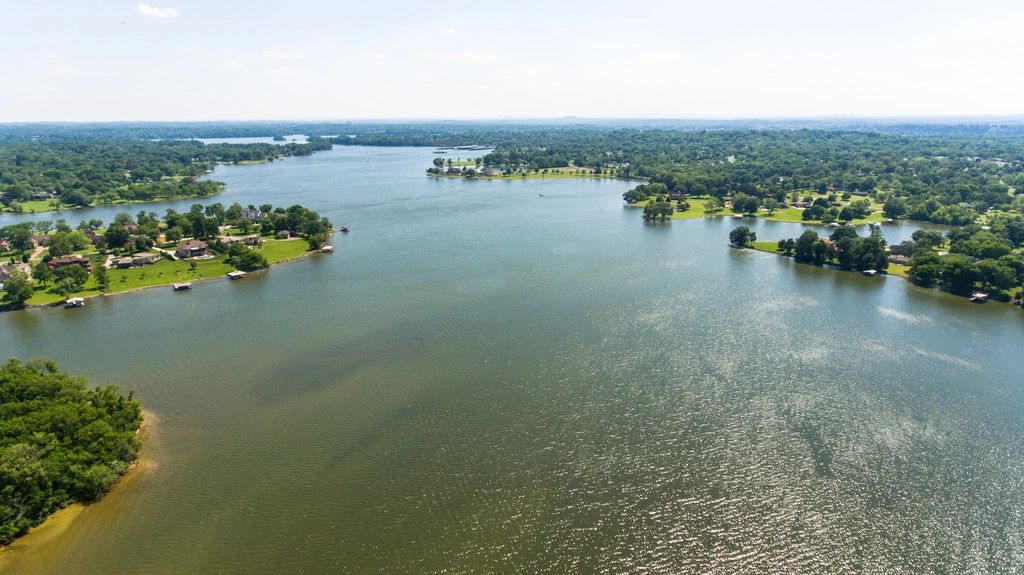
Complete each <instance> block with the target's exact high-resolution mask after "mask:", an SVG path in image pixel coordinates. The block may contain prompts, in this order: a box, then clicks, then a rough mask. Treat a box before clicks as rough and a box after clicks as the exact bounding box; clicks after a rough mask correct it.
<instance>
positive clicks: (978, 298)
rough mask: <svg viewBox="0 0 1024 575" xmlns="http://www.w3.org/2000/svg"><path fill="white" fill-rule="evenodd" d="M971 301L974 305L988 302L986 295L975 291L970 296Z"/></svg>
mask: <svg viewBox="0 0 1024 575" xmlns="http://www.w3.org/2000/svg"><path fill="white" fill-rule="evenodd" d="M971 301H973V302H974V303H985V302H987V301H988V294H987V293H983V292H980V291H976V292H974V293H972V294H971Z"/></svg>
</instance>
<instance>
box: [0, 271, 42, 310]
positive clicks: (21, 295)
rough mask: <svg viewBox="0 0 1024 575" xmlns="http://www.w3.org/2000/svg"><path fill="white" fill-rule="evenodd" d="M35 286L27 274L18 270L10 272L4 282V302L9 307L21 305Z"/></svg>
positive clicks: (30, 295)
mask: <svg viewBox="0 0 1024 575" xmlns="http://www.w3.org/2000/svg"><path fill="white" fill-rule="evenodd" d="M34 291H35V288H33V287H32V280H31V279H30V278H29V277H28V274H26V273H24V272H20V271H15V272H12V273H11V275H10V277H8V278H7V281H5V282H4V302H5V303H6V304H7V305H9V306H11V307H15V308H18V307H22V306H24V305H25V302H27V301H28V299H29V298H30V297H32V293H33V292H34Z"/></svg>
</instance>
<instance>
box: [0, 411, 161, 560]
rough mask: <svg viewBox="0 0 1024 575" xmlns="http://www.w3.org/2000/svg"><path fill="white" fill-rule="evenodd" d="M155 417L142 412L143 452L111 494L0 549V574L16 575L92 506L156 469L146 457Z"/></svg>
mask: <svg viewBox="0 0 1024 575" xmlns="http://www.w3.org/2000/svg"><path fill="white" fill-rule="evenodd" d="M156 420H157V418H156V416H155V415H154V414H153V412H151V411H147V410H145V409H143V410H142V424H141V425H140V426H139V429H138V430H137V431H136V432H135V433H136V434H137V435H138V436H139V440H140V441H141V442H142V449H141V450H139V457H138V458H137V459H136V460H135V462H134V463H132V464H131V465H130V466H129V467H128V469H127V470H126V471H125V472H124V473H123V474H122V475H121V477H119V478H118V479H117V482H115V483H114V485H113V486H111V488H110V490H109V491H107V492H106V493H104V494H103V497H101V498H100V499H99V500H97V501H94V502H92V503H72V504H71V505H68V506H67V507H64V508H62V509H58V510H57V511H54V512H53V513H51V514H50V516H49V517H47V518H46V519H45V520H43V522H42V523H40V524H39V525H36V526H35V527H33V528H31V529H29V530H28V533H25V534H24V535H22V536H21V537H18V538H17V539H15V540H14V541H12V542H11V543H10V544H8V545H5V546H0V573H6V572H8V570H11V571H9V572H11V573H16V572H17V569H18V563H19V562H20V559H21V558H22V557H23V556H25V555H27V554H29V553H32V551H33V550H35V549H39V548H40V547H44V546H46V545H49V544H51V543H53V542H55V541H56V540H57V539H59V538H60V536H61V535H63V534H64V533H65V532H66V531H67V530H68V529H69V528H70V527H71V525H72V524H73V523H74V521H75V519H77V518H78V517H80V516H81V515H82V514H83V513H85V512H87V511H88V510H89V508H90V507H91V506H92V505H98V504H101V503H102V502H103V501H106V500H107V499H108V498H110V497H116V496H117V492H118V491H121V490H124V489H125V488H127V486H128V485H129V484H130V483H131V482H133V481H135V480H136V479H137V478H139V477H141V476H142V475H143V474H144V472H146V471H150V470H152V469H155V468H156V462H155V461H153V460H152V459H149V458H147V457H146V444H147V443H148V440H149V438H150V437H151V436H152V433H153V429H154V425H155V423H156Z"/></svg>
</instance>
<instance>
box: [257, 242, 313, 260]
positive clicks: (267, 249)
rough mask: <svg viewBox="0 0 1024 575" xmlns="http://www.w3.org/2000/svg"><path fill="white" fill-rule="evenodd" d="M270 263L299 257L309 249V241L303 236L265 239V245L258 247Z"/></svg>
mask: <svg viewBox="0 0 1024 575" xmlns="http://www.w3.org/2000/svg"><path fill="white" fill-rule="evenodd" d="M256 251H258V252H260V253H261V254H263V257H265V258H267V262H269V263H272V264H273V263H277V262H282V261H285V260H290V259H294V258H297V257H299V256H301V255H303V254H305V253H306V252H308V251H309V243H308V242H306V240H304V239H302V238H293V239H290V240H263V245H262V246H260V247H258V248H256Z"/></svg>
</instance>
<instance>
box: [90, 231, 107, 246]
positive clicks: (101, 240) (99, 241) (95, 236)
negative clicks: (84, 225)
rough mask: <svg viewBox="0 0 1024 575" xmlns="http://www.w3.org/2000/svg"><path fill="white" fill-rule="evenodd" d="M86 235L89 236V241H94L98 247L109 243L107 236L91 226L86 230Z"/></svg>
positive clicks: (94, 244) (93, 243)
mask: <svg viewBox="0 0 1024 575" xmlns="http://www.w3.org/2000/svg"><path fill="white" fill-rule="evenodd" d="M85 237H87V238H89V241H90V242H92V245H93V246H95V247H97V248H102V247H104V246H106V245H107V238H105V237H103V235H102V234H99V233H97V232H96V230H94V229H91V228H90V229H88V230H86V231H85Z"/></svg>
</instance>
